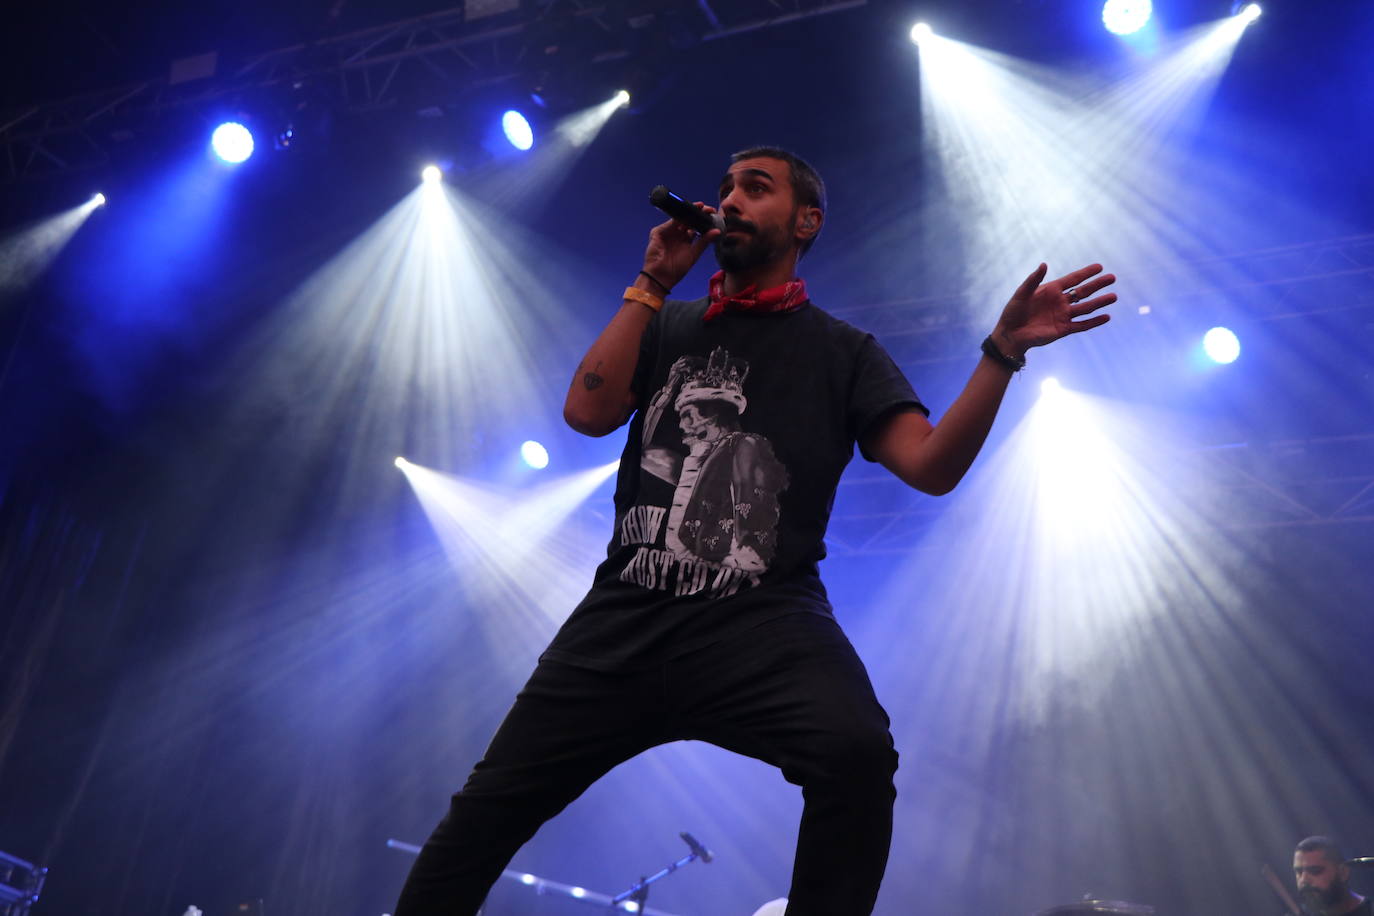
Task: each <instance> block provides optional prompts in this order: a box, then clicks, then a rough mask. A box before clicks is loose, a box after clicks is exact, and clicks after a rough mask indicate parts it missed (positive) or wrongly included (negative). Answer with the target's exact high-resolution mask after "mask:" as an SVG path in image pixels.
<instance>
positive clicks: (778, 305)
mask: <svg viewBox="0 0 1374 916" xmlns="http://www.w3.org/2000/svg"><path fill="white" fill-rule="evenodd" d="M710 289H711V304H710V306H709V307H707V309H706V314H705V315H703V316H701V320H702V321H710V320H711V319H712V318H715V317H716V316H717V315H719V314H721V313H722V312H724V311H727V310H728V311H732V312H735V311H739V312H755V313H758V314H763V313H767V312H790V311H791V310H792V309H794V308H796V307H797V306H799V305H801V304H802V303H803V302H805V301H806V281H805V280H802V279H796V280H789V281H787V282H786V283H784V284H783V285H782V286H775V287H773V288H772V289H765V290H763V291H762V292H759V289H758V284H757V283H755V284H753V285H751V286H749V287H748V288H746V289H742V290H740V291H739V292H737V293H735V295H733V296H727V295H725V271H723V270H719V271H716V275H715V276H714V277H712V278H711V283H710Z"/></svg>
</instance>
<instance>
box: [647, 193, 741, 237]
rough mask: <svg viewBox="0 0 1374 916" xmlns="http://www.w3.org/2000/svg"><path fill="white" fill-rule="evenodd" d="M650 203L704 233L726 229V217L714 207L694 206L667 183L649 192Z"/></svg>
mask: <svg viewBox="0 0 1374 916" xmlns="http://www.w3.org/2000/svg"><path fill="white" fill-rule="evenodd" d="M649 203H651V204H653V205H654V206H655V207H658V208H659V209H660V210H662V211H663V212H664V213H666V214H668V215H669V216H671V217H672V218H673V219H675V220H677V221H678V222H679V223H682V224H684V225H686V226H688V227H689V228H691V229H693V230H695V231H697V232H700V233H701V234H702V235H705V234H706V233H708V232H710V231H711V230H712V229H719V230H720V231H721V232H724V231H725V217H723V216H721V215H720V214H719V213H717V212H716V211H715V208H714V207H704V208H698V207H694V206H692V205H691V204H689V203H687V201H685V200H683V199H682V198H681V197H678V196H677V195H676V194H674V193H673V192H672V191H669V190H668V188H667V186H666V185H659V186H658V187H656V188H654V189H653V190H652V191H650V192H649Z"/></svg>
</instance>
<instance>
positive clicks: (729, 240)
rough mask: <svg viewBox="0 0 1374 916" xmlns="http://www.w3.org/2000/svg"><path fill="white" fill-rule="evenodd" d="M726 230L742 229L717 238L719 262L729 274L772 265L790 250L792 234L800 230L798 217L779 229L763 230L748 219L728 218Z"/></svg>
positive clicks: (716, 246) (794, 217)
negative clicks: (735, 233) (737, 232)
mask: <svg viewBox="0 0 1374 916" xmlns="http://www.w3.org/2000/svg"><path fill="white" fill-rule="evenodd" d="M725 229H726V231H727V232H728V231H730V230H732V229H739V230H742V232H741V234H739V235H732V236H729V237H727V236H724V235H722V236H720V237H719V238H718V239H716V241H715V249H716V263H717V264H719V265H720V266H721V269H723V270H725V271H727V272H729V273H740V272H741V271H746V270H752V269H753V268H755V267H762V266H763V265H765V264H771V263H772V262H773V261H776V260H777V259H778V258H780V257H782V256H783V255H784V254H786V253H787V247H788V245H789V244H790V243H791V239H792V235H793V233H795V232H796V230H797V217H796V215H795V214H793V216H792V219H791V221H790V224H789V225H788V226H787V227H786V228H783V227H777V228H775V229H760V228H759V227H758V226H757V225H755V224H754V223H750V222H746V221H744V220H728V219H727V220H726V221H725Z"/></svg>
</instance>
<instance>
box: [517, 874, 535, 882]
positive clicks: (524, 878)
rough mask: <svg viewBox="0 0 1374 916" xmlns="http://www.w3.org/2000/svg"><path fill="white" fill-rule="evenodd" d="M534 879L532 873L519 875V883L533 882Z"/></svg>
mask: <svg viewBox="0 0 1374 916" xmlns="http://www.w3.org/2000/svg"><path fill="white" fill-rule="evenodd" d="M534 880H535V879H534V875H521V876H520V883H521V884H533V883H534Z"/></svg>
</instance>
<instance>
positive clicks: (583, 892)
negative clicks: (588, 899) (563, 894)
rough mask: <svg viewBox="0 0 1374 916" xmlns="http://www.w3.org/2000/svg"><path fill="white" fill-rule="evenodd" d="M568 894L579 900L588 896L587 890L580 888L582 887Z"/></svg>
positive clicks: (575, 888)
mask: <svg viewBox="0 0 1374 916" xmlns="http://www.w3.org/2000/svg"><path fill="white" fill-rule="evenodd" d="M568 893H569V894H570V895H571V896H573V897H576V898H578V899H579V900H581V899H582V898H583V897H585V896H587V892H586V890H584V889H583V888H580V887H574V888H573V889H572V890H570V891H568Z"/></svg>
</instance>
